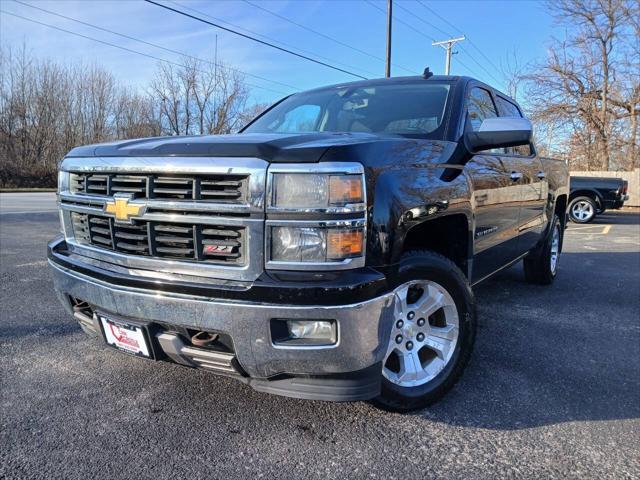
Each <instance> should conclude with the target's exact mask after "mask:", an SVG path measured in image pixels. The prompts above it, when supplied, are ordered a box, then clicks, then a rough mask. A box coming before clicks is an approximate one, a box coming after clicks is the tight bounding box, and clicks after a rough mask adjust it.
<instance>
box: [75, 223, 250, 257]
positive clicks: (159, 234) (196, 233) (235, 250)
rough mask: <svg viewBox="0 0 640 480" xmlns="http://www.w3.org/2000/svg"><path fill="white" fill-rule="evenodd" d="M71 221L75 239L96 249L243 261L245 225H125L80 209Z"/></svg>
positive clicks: (150, 255) (158, 255)
mask: <svg viewBox="0 0 640 480" xmlns="http://www.w3.org/2000/svg"><path fill="white" fill-rule="evenodd" d="M72 220H73V221H72V225H73V229H74V234H75V237H76V239H77V240H78V241H79V242H80V243H84V244H91V245H93V246H95V247H98V248H106V249H109V250H114V251H117V252H121V253H125V254H128V255H139V256H147V257H155V258H166V259H177V260H183V261H191V262H203V263H215V264H225V265H242V264H243V261H244V238H245V236H244V231H245V227H241V226H233V227H232V226H223V225H206V226H205V225H186V224H174V223H161V222H146V221H141V220H136V221H135V223H133V224H124V223H118V222H115V221H114V220H113V219H112V218H110V217H105V216H100V215H93V214H86V213H79V212H73V218H72ZM114 243H115V247H114Z"/></svg>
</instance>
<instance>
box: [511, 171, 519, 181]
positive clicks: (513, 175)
mask: <svg viewBox="0 0 640 480" xmlns="http://www.w3.org/2000/svg"><path fill="white" fill-rule="evenodd" d="M521 179H522V173H520V172H511V180H513V181H514V182H517V181H519V180H521Z"/></svg>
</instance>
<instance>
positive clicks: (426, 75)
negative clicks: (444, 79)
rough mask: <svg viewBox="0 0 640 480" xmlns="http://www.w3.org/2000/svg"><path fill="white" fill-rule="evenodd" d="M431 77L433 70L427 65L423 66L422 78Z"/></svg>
mask: <svg viewBox="0 0 640 480" xmlns="http://www.w3.org/2000/svg"><path fill="white" fill-rule="evenodd" d="M431 77H433V72H431V71H430V70H429V67H427V68H425V69H424V72H422V78H425V79H427V78H431Z"/></svg>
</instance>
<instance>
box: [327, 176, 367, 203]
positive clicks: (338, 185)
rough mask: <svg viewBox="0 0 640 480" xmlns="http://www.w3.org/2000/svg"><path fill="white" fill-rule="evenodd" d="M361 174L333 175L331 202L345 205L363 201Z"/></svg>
mask: <svg viewBox="0 0 640 480" xmlns="http://www.w3.org/2000/svg"><path fill="white" fill-rule="evenodd" d="M363 198H364V195H363V194H362V176H361V175H332V176H331V177H330V180H329V203H330V204H331V205H344V204H347V203H360V202H362V201H363Z"/></svg>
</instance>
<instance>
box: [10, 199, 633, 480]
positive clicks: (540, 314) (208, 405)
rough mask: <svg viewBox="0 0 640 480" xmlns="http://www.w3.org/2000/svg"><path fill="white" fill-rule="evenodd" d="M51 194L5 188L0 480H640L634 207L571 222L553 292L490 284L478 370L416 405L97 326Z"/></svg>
mask: <svg viewBox="0 0 640 480" xmlns="http://www.w3.org/2000/svg"><path fill="white" fill-rule="evenodd" d="M54 202H55V198H54V196H53V195H52V194H0V273H1V279H2V280H1V285H0V289H1V290H0V300H1V303H0V403H1V412H0V413H1V419H0V425H1V429H0V478H47V479H49V478H65V479H76V478H77V479H87V478H92V479H100V478H125V479H131V478H137V479H143V478H154V479H160V478H205V477H206V478H224V479H226V480H229V479H235V478H269V479H271V478H283V479H293V478H322V479H324V478H336V479H344V478H382V479H391V478H405V479H406V478H409V479H411V478H495V477H520V478H525V477H526V478H550V477H555V478H567V477H569V478H585V477H587V478H639V477H640V453H639V447H638V445H640V214H638V212H637V211H636V212H635V213H606V214H605V215H602V216H600V217H598V219H596V221H595V222H594V223H592V224H589V225H581V226H577V225H573V224H572V225H571V227H570V228H569V230H568V231H567V234H566V244H565V253H564V254H563V255H562V257H561V260H560V262H561V263H560V273H559V277H558V279H557V281H556V282H555V284H554V285H553V286H551V287H538V286H531V285H528V284H526V283H524V280H523V274H522V268H521V266H520V265H517V266H514V267H512V268H510V269H508V270H506V271H504V272H502V273H500V274H499V275H497V276H496V277H494V278H493V279H491V280H489V281H488V282H486V283H484V284H483V285H480V286H478V287H477V288H476V289H475V293H476V296H477V300H478V305H479V330H478V337H477V342H476V349H475V352H474V355H473V357H472V360H471V363H470V365H469V367H468V369H467V371H466V372H465V374H464V376H463V377H462V379H461V381H460V382H459V383H458V384H457V385H456V387H455V388H454V389H453V390H452V391H451V392H450V393H449V394H448V395H447V396H446V397H445V398H444V399H443V400H442V401H440V402H439V403H437V404H436V405H434V406H433V407H431V408H429V409H427V410H422V411H419V412H414V413H411V414H405V415H402V414H395V413H387V412H383V411H380V410H378V409H376V408H375V407H374V406H372V405H371V404H369V403H365V402H360V403H346V404H337V403H323V402H311V401H303V400H294V399H288V398H283V397H277V396H272V395H267V394H261V393H257V392H254V391H253V390H252V389H251V388H249V387H247V386H245V385H243V384H241V383H239V382H236V381H234V380H231V379H226V378H222V377H218V376H215V375H213V374H210V373H207V372H202V371H196V370H190V369H186V368H182V367H178V366H175V365H172V364H168V363H153V362H151V361H145V360H140V359H136V358H132V357H130V356H127V355H124V354H121V353H119V352H116V351H114V350H112V349H109V348H107V347H105V346H104V345H103V344H102V343H101V342H100V341H98V340H95V339H90V338H88V337H86V336H85V335H84V334H83V333H82V332H81V330H80V328H79V327H78V326H77V325H76V323H75V321H74V320H73V319H72V318H71V317H69V316H68V315H67V314H66V313H65V312H64V311H63V309H62V307H61V306H60V305H59V304H58V301H57V298H56V297H55V295H54V293H53V290H52V285H51V278H50V275H49V269H48V266H47V263H46V252H45V249H46V242H47V240H49V239H50V238H52V237H53V236H55V235H56V233H57V232H58V230H59V228H58V220H57V215H56V214H55V213H54V211H53V210H54V208H55V207H54ZM38 212H44V213H38Z"/></svg>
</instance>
